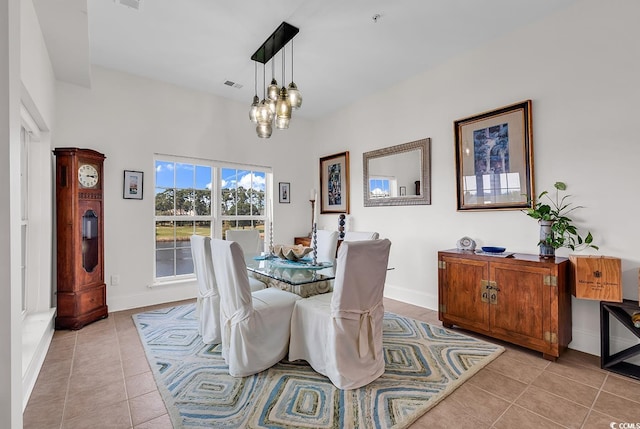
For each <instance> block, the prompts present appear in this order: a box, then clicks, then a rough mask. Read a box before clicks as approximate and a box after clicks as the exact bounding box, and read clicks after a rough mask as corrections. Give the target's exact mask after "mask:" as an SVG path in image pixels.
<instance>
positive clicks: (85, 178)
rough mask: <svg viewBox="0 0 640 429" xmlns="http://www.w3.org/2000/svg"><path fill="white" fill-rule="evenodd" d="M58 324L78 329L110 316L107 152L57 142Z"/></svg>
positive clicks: (57, 326) (65, 327)
mask: <svg viewBox="0 0 640 429" xmlns="http://www.w3.org/2000/svg"><path fill="white" fill-rule="evenodd" d="M53 153H54V154H55V156H56V216H57V219H56V237H57V245H56V249H57V265H56V267H57V277H56V278H57V315H56V329H80V328H82V327H83V326H84V325H86V324H88V323H91V322H94V321H96V320H98V319H102V318H105V317H107V315H108V310H107V296H106V284H105V282H104V234H103V211H104V206H103V195H102V194H103V184H104V179H103V176H102V172H103V170H102V165H103V163H104V159H105V156H104V155H103V154H101V153H99V152H96V151H94V150H91V149H79V148H56V149H55V150H54V151H53Z"/></svg>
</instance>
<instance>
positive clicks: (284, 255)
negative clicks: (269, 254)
mask: <svg viewBox="0 0 640 429" xmlns="http://www.w3.org/2000/svg"><path fill="white" fill-rule="evenodd" d="M312 250H313V249H312V248H311V247H305V246H303V245H301V244H296V245H293V246H291V245H284V244H276V245H274V246H273V253H275V255H276V256H277V257H278V258H281V259H286V260H288V261H299V260H300V259H302V258H304V257H305V256H306V255H307V254H308V253H309V252H311V251H312Z"/></svg>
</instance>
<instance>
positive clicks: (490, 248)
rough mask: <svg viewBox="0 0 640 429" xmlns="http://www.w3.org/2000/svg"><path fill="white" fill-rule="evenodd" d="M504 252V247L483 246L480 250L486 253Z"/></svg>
mask: <svg viewBox="0 0 640 429" xmlns="http://www.w3.org/2000/svg"><path fill="white" fill-rule="evenodd" d="M505 250H507V249H506V247H494V246H484V247H483V248H482V251H483V252H487V253H502V252H504V251H505Z"/></svg>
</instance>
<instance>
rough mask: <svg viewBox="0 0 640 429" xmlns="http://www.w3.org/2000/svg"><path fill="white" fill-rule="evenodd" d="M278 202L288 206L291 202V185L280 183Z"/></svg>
mask: <svg viewBox="0 0 640 429" xmlns="http://www.w3.org/2000/svg"><path fill="white" fill-rule="evenodd" d="M278 195H279V197H278V202H279V203H285V204H289V203H290V202H291V184H290V183H289V182H280V192H279V194H278Z"/></svg>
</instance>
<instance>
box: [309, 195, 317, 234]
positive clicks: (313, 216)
mask: <svg viewBox="0 0 640 429" xmlns="http://www.w3.org/2000/svg"><path fill="white" fill-rule="evenodd" d="M309 202H310V203H311V232H309V238H311V236H312V235H313V224H314V223H315V222H316V210H315V206H316V190H315V189H312V190H311V191H309Z"/></svg>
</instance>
